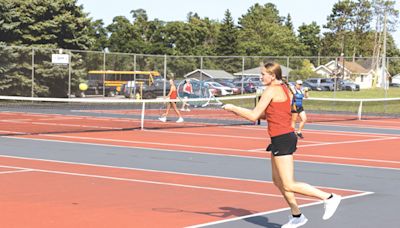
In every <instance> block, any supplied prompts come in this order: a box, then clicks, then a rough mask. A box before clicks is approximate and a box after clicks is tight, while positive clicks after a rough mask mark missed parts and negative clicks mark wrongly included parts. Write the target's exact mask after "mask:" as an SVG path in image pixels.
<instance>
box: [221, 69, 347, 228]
mask: <svg viewBox="0 0 400 228" xmlns="http://www.w3.org/2000/svg"><path fill="white" fill-rule="evenodd" d="M261 80H262V83H263V84H264V85H266V86H267V89H266V90H265V91H264V92H263V94H262V95H261V99H260V101H259V102H258V104H257V106H256V107H255V108H254V109H253V110H250V109H246V108H241V107H238V106H235V105H232V104H227V105H225V106H223V108H224V109H226V110H228V111H231V112H233V113H235V114H237V115H239V116H242V117H244V118H246V119H248V120H250V121H257V120H258V119H265V118H266V120H267V122H268V134H269V135H270V137H271V144H270V145H269V146H268V148H267V151H271V154H272V155H271V166H272V179H273V182H274V184H275V185H276V186H277V187H278V188H279V190H280V191H281V193H282V195H283V196H284V198H285V200H286V202H287V203H288V205H289V207H290V209H291V213H292V215H291V216H290V217H289V222H288V223H286V224H284V225H283V226H282V227H283V228H293V227H300V226H302V225H304V224H305V223H306V222H307V221H308V219H307V218H306V217H305V216H304V215H303V214H302V213H301V211H300V209H299V207H298V205H297V202H296V198H295V195H294V194H295V193H299V194H302V195H306V196H311V197H315V198H318V199H321V200H323V201H324V206H325V212H324V215H323V217H322V218H323V219H324V220H326V219H329V218H330V217H331V216H332V215H333V214H334V213H335V211H336V209H337V207H338V205H339V203H340V200H341V196H339V195H336V194H330V193H327V192H324V191H321V190H319V189H317V188H315V187H313V186H311V185H309V184H306V183H302V182H297V181H295V179H294V168H293V166H294V161H293V153H294V152H295V151H296V146H297V136H296V135H295V133H294V129H293V127H292V125H291V117H292V116H291V112H290V103H291V93H290V92H289V89H288V87H287V86H286V85H285V84H284V83H282V70H281V67H280V66H279V64H277V63H267V64H265V65H264V66H262V68H261Z"/></svg>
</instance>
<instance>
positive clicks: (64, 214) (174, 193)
mask: <svg viewBox="0 0 400 228" xmlns="http://www.w3.org/2000/svg"><path fill="white" fill-rule="evenodd" d="M0 164H2V165H1V166H0V167H1V168H0V182H1V183H2V188H1V189H0V200H1V202H2V204H1V206H0V208H1V212H2V216H1V217H2V222H1V224H2V227H27V224H29V225H28V227H40V228H44V227H86V225H89V224H90V227H184V226H189V225H195V224H201V223H207V222H214V221H218V220H222V219H229V218H234V217H240V216H245V215H249V214H255V213H259V212H263V211H271V210H276V209H280V208H285V207H286V203H285V202H284V200H283V199H282V197H281V195H280V194H279V192H278V191H277V190H276V188H275V187H274V186H273V185H272V183H270V182H261V181H249V180H240V179H228V178H217V177H206V176H194V175H187V174H178V173H163V172H155V171H143V170H134V169H122V168H111V167H100V166H93V165H79V164H71V163H60V162H50V161H40V160H30V159H16V158H8V157H0ZM12 171H14V172H12ZM323 189H325V190H327V191H330V192H335V193H338V194H341V195H342V196H348V197H351V196H355V195H362V194H365V193H363V192H359V191H354V190H344V189H329V188H323ZM315 202H317V201H316V200H314V199H310V198H306V197H299V198H298V203H299V204H308V203H315ZM321 207H322V206H321ZM244 208H245V209H244ZM45 218H49V219H45ZM50 218H51V219H50Z"/></svg>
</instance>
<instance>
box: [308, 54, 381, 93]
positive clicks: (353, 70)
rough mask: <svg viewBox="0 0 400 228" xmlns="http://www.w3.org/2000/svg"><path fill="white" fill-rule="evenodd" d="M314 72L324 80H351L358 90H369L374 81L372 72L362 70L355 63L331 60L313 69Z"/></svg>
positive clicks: (362, 68)
mask: <svg viewBox="0 0 400 228" xmlns="http://www.w3.org/2000/svg"><path fill="white" fill-rule="evenodd" d="M314 72H316V73H317V74H320V75H322V76H324V77H326V78H331V77H335V76H340V77H341V76H342V75H344V76H343V79H351V80H353V81H354V82H355V83H357V84H359V85H360V88H363V89H366V88H371V87H372V84H373V79H374V71H373V70H370V69H366V68H364V67H363V66H362V65H360V64H358V63H356V62H348V61H344V67H343V61H336V60H332V61H330V62H328V63H327V64H325V65H320V66H318V67H317V68H315V70H314Z"/></svg>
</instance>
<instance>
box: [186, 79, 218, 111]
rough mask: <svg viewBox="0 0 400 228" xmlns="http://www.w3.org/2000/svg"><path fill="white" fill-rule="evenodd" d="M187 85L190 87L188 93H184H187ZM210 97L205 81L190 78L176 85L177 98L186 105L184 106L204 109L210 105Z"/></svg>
mask: <svg viewBox="0 0 400 228" xmlns="http://www.w3.org/2000/svg"><path fill="white" fill-rule="evenodd" d="M188 84H190V86H191V91H190V93H186V92H185V91H187V90H186V89H185V87H187V86H188ZM212 97H213V95H212V93H211V91H210V88H209V86H208V84H207V82H205V81H201V80H198V79H196V78H190V79H186V80H183V81H181V82H180V83H179V85H178V98H179V99H180V100H181V102H182V103H183V104H186V106H189V107H193V108H198V107H206V106H207V105H208V104H209V103H210V100H211V99H212ZM184 106H185V105H184ZM184 106H183V107H184Z"/></svg>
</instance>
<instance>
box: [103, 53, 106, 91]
mask: <svg viewBox="0 0 400 228" xmlns="http://www.w3.org/2000/svg"><path fill="white" fill-rule="evenodd" d="M105 81H106V52H105V51H104V50H103V97H105V96H106V87H105Z"/></svg>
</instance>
